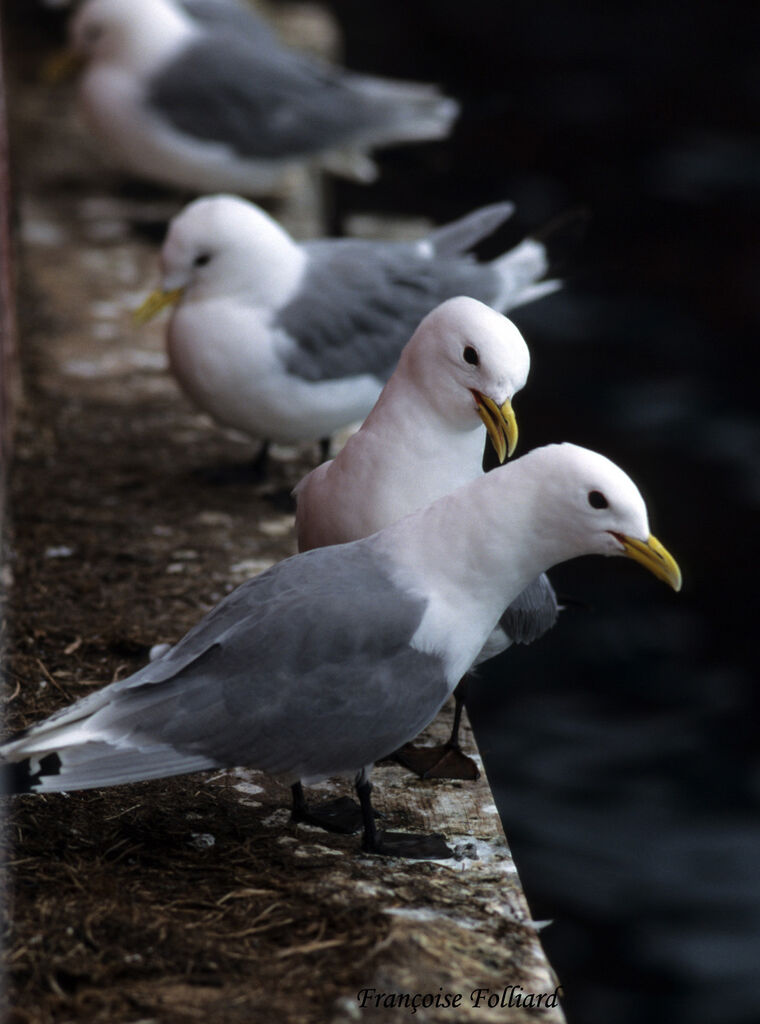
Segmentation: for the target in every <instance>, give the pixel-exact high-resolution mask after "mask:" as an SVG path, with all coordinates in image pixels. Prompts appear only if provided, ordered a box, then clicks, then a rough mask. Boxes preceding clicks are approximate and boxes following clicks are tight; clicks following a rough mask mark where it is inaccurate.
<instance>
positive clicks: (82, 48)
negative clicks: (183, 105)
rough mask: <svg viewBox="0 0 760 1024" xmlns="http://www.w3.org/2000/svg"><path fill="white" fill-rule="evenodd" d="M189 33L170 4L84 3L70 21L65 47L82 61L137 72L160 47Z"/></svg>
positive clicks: (148, 0)
mask: <svg viewBox="0 0 760 1024" xmlns="http://www.w3.org/2000/svg"><path fill="white" fill-rule="evenodd" d="M189 30H190V23H189V20H188V19H187V17H186V15H185V14H184V12H183V11H182V10H181V9H180V8H178V7H177V6H176V5H175V4H174V3H173V2H172V0H129V2H128V3H127V2H125V0H85V3H83V4H82V5H81V6H80V7H79V9H78V10H77V11H76V13H75V14H74V16H73V17H72V19H71V22H70V25H69V46H70V49H71V50H72V51H73V53H74V54H76V56H77V57H78V58H79V59H80V60H83V61H87V62H89V61H92V60H102V61H125V62H128V63H129V64H130V65H131V66H133V67H135V68H137V67H139V65H140V64H141V63H144V62H145V60H146V59H147V58H149V56H150V55H151V54H152V53H153V51H154V49H155V47H156V46H157V45H158V44H159V43H160V44H161V46H162V47H163V46H164V45H165V44H166V43H167V42H168V41H171V40H172V39H173V38H174V37H175V36H178V35H179V34H184V32H186V31H189Z"/></svg>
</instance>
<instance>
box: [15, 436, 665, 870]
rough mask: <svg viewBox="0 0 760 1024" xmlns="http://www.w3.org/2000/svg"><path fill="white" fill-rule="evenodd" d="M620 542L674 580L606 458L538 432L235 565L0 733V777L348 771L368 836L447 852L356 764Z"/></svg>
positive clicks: (397, 851)
mask: <svg viewBox="0 0 760 1024" xmlns="http://www.w3.org/2000/svg"><path fill="white" fill-rule="evenodd" d="M587 554H600V555H627V556H628V557H630V558H632V559H634V560H635V561H637V562H639V563H641V564H642V565H643V566H644V567H645V568H647V569H649V570H650V571H651V572H653V573H654V575H655V576H657V577H658V578H659V579H662V580H664V581H665V582H667V583H669V584H670V585H671V586H672V587H673V588H674V589H676V590H678V589H679V588H680V586H681V573H680V570H679V568H678V566H677V564H676V562H675V561H674V560H673V558H672V556H671V555H670V554H669V553H668V552H667V551H666V549H665V548H664V547H663V546H662V545H661V544H660V542H659V541H658V540H656V538H655V537H653V536H652V535H651V534H650V532H649V523H648V517H647V510H646V506H645V503H644V500H643V498H642V496H641V494H640V493H639V491H638V489H637V488H636V485H635V484H634V483H633V481H632V480H631V479H630V477H628V476H627V475H626V474H625V473H624V472H623V470H621V469H620V468H618V467H617V466H616V465H615V464H614V463H612V462H610V461H609V460H608V459H606V458H605V457H604V456H602V455H599V454H598V453H596V452H592V451H589V450H587V449H584V448H579V447H577V446H575V445H571V444H562V445H550V446H547V447H544V448H537V449H535V450H534V451H532V452H530V453H528V454H527V455H525V456H523V457H522V458H520V459H516V460H514V461H513V462H510V463H508V464H507V465H505V466H500V467H499V468H498V469H495V470H494V471H493V472H491V473H487V474H484V475H482V476H481V477H479V478H478V479H476V480H473V481H471V482H470V483H468V484H465V485H464V486H462V487H460V488H458V489H457V490H456V491H453V492H452V493H450V494H447V495H445V496H444V497H442V498H439V499H438V501H436V502H433V503H432V504H430V505H427V506H425V507H424V508H422V509H419V510H418V511H416V512H413V513H411V514H410V515H408V516H405V517H404V518H403V519H400V520H398V521H397V522H395V523H393V524H392V525H391V526H388V527H386V528H385V529H383V530H380V531H379V532H377V533H374V534H372V535H371V536H370V537H365V538H363V539H361V540H357V541H353V542H351V543H349V544H338V545H333V546H331V547H325V548H316V549H314V550H312V551H307V552H304V553H303V554H297V555H294V556H293V557H291V558H289V559H286V560H285V561H283V562H280V563H278V564H277V565H275V566H273V567H272V568H271V569H268V570H266V571H265V572H263V573H261V574H260V575H258V576H256V577H254V578H253V579H251V580H248V581H247V582H246V583H244V584H243V585H242V586H240V587H238V588H237V590H234V591H233V592H232V593H231V594H229V595H228V596H227V597H226V598H225V599H224V600H223V601H221V602H220V603H219V604H218V605H217V606H216V607H215V608H213V609H212V610H211V611H210V612H208V614H207V615H206V616H205V617H204V618H203V619H201V621H200V622H199V623H198V624H197V625H196V626H195V627H194V628H193V629H191V630H190V632H189V633H187V634H186V636H185V637H184V638H183V639H182V640H180V641H179V643H177V644H176V645H175V646H174V647H172V648H171V649H170V650H169V651H168V652H167V653H166V654H164V655H163V656H161V657H159V658H157V659H156V660H155V661H152V662H150V663H149V664H148V665H146V666H145V667H144V668H142V669H141V670H139V671H138V672H136V673H135V674H134V675H132V676H129V677H128V678H127V679H123V680H120V681H119V682H116V683H112V684H111V685H109V686H106V687H105V688H104V689H102V690H99V691H96V692H95V693H92V694H90V695H88V696H87V697H84V698H83V699H81V700H79V701H77V702H76V703H74V704H73V705H70V706H69V707H66V708H64V709H62V710H60V711H58V712H56V713H55V714H53V715H52V716H51V717H50V718H48V719H46V720H45V721H43V722H40V723H38V724H36V725H33V726H31V727H30V728H28V729H26V730H25V731H24V732H22V733H21V734H19V735H18V736H16V737H15V738H14V739H12V740H11V741H10V742H8V743H6V744H5V745H4V746H2V747H0V757H2V759H3V761H4V762H5V763H4V765H3V767H4V772H3V774H4V782H5V785H6V790H12V791H15V792H36V793H51V792H55V791H71V790H75V789H89V788H100V787H103V786H111V785H118V784H121V783H128V782H135V781H139V780H142V779H155V778H164V777H167V776H171V775H180V774H183V773H186V772H195V771H200V770H205V769H219V768H224V767H232V766H240V765H245V766H248V767H250V768H254V769H259V770H262V771H266V772H270V773H273V774H275V775H278V776H280V777H284V778H285V779H286V780H290V781H293V782H296V781H297V780H299V779H302V780H304V781H306V782H312V781H316V780H319V779H324V778H328V777H331V776H337V775H350V776H353V777H354V780H355V785H356V790H357V794H358V796H359V801H360V804H361V808H362V813H363V817H364V835H363V839H362V847H363V849H364V851H365V852H368V853H374V854H381V855H389V856H408V857H413V858H420V857H422V858H426V857H439V856H448V855H450V854H451V851H450V850H449V848H448V847H447V846H446V843H445V842H444V840H443V838H441V837H432V838H431V837H421V836H416V835H410V834H404V833H392V832H379V831H378V830H377V828H376V824H375V819H374V815H373V811H372V804H371V798H370V789H371V784H370V772H371V767H372V765H373V763H374V762H375V761H377V760H379V759H381V758H383V757H385V756H387V755H388V754H390V753H392V752H393V751H394V750H396V749H398V747H400V746H402V745H403V744H404V743H406V742H407V741H409V740H411V739H413V738H414V737H415V736H417V735H418V734H419V733H420V731H421V730H422V729H423V728H424V727H425V726H426V725H427V724H428V723H429V722H430V721H431V720H432V719H433V718H434V716H435V715H436V714H437V713H438V711H439V710H440V708H441V707H442V705H443V704H444V702H445V701H446V700H447V698H448V697H449V696H450V694H451V692H452V691H453V689H454V687H455V686H456V684H457V683H458V681H459V679H460V678H461V677H462V674H463V673H464V672H465V671H466V669H467V668H468V667H469V666H470V665H471V664H472V662H473V661H474V660H475V658H476V657H477V655H478V652H479V651H480V650H481V649H482V647H483V645H484V643H485V642H486V640H487V638H488V637H489V635H490V634H491V632H492V631H493V629H494V627H495V626H496V623H497V622H498V620H499V618H500V616H501V614H502V613H503V610H504V606H505V605H508V604H509V603H510V602H511V601H513V600H514V599H515V598H516V597H517V595H518V594H520V593H521V592H522V591H523V590H524V589H525V587H526V586H527V585H528V584H529V583H530V582H531V580H534V579H535V578H536V577H537V576H538V575H539V574H540V573H542V572H544V571H545V570H547V569H549V568H550V567H551V566H553V565H556V564H557V563H559V562H563V561H565V560H567V559H570V558H575V557H577V556H579V555H587Z"/></svg>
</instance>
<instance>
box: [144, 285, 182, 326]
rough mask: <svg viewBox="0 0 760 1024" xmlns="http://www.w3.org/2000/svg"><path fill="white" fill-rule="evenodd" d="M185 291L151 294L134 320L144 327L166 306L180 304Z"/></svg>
mask: <svg viewBox="0 0 760 1024" xmlns="http://www.w3.org/2000/svg"><path fill="white" fill-rule="evenodd" d="M183 290H184V289H182V288H173V289H171V290H170V291H161V289H158V290H156V291H154V292H151V293H150V295H149V296H148V297H147V299H146V300H145V302H143V304H142V305H141V306H140V307H139V308H138V309H136V310H135V311H134V313H133V314H132V319H133V320H134V322H135V323H136V324H138V325H139V326H140V327H142V325H143V324H147V323H148V321H149V320H152V319H153V317H154V316H157V315H158V314H159V313H160V312H161V310H162V309H164V308H165V307H166V306H173V305H174V303H175V302H179V300H180V298H181V297H182V292H183Z"/></svg>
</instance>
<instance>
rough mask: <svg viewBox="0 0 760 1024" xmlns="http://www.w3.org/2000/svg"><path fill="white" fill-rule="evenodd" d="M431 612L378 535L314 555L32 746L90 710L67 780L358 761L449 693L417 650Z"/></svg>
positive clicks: (280, 769)
mask: <svg viewBox="0 0 760 1024" xmlns="http://www.w3.org/2000/svg"><path fill="white" fill-rule="evenodd" d="M424 609H425V601H424V600H423V599H421V598H420V597H418V596H413V595H411V594H409V593H408V592H406V591H404V590H401V589H400V588H399V587H398V586H396V585H395V584H394V583H393V581H392V580H391V579H390V577H389V576H388V574H387V571H386V568H385V566H384V564H383V562H382V561H381V560H380V558H379V557H378V555H377V553H376V549H375V546H374V545H373V544H372V543H371V542H364V541H360V542H356V543H355V544H352V545H343V546H341V547H339V548H337V547H336V548H321V549H317V550H315V551H310V552H308V553H306V554H304V555H299V556H296V557H294V558H292V559H288V560H287V561H285V562H281V563H279V564H278V565H277V566H275V567H273V568H272V569H270V570H268V571H267V572H265V573H263V574H262V575H260V576H258V577H256V578H255V579H253V580H250V581H249V582H247V583H245V584H243V586H241V587H239V588H238V589H237V590H235V591H234V592H233V593H232V594H230V595H229V596H228V597H227V598H226V599H225V600H223V601H222V602H221V603H220V604H219V605H217V607H216V608H214V609H213V610H212V611H211V612H209V613H208V615H206V616H205V618H204V619H202V620H201V621H200V622H199V623H198V625H197V626H195V627H194V628H193V629H192V630H190V632H189V633H188V634H187V635H186V636H185V637H184V638H183V639H182V640H181V641H180V642H179V643H178V644H177V645H176V646H175V647H173V648H172V649H171V650H170V651H168V652H167V653H166V654H165V655H164V656H163V657H161V658H158V659H157V660H156V661H154V662H151V663H150V664H149V665H146V666H145V667H144V668H143V669H141V670H140V671H139V672H137V673H135V674H134V675H133V676H131V677H129V678H128V679H125V680H123V681H121V682H118V683H114V684H112V685H111V686H108V687H106V688H105V689H103V690H101V691H99V692H98V693H95V694H92V695H91V696H90V697H87V698H85V699H84V700H83V701H80V702H78V704H75V705H73V706H72V707H69V708H67V709H64V710H63V711H62V712H60V713H58V714H57V715H55V716H52V717H51V719H48V720H47V721H46V722H44V723H41V724H40V725H39V726H35V727H33V728H32V729H30V730H28V732H27V735H26V737H25V739H24V740H22V741H21V743H22V744H23V750H20V751H19V753H20V754H21V755H22V756H26V757H28V756H29V755H30V753H31V754H33V753H34V747H33V742H34V739H35V734H36V735H38V736H40V737H44V738H45V739H46V740H47V742H48V745H47V746H46V747H45V748H44V749H46V750H51V749H55V748H54V747H51V746H50V740H51V739H52V740H53V741H55V738H56V735H55V734H56V731H58V734H59V735H62V736H63V735H65V730H66V726H67V725H72V724H75V723H82V722H83V720H85V719H86V728H87V734H88V735H89V736H90V737H91V739H88V740H87V741H86V742H85V743H79V744H78V745H75V746H74V747H72V746H71V745H70V744H69V745H68V746H67V745H66V744H64V745H63V746H61V747H60V748H59V749H60V756H61V759H62V763H63V768H64V770H63V772H62V774H61V775H60V785H58V786H57V788H61V789H67V788H69V789H77V788H85V787H88V786H92V785H103V784H108V783H111V782H127V781H130V780H134V779H140V778H150V777H156V775H169V774H178V773H181V772H183V771H192V770H196V769H197V768H202V767H210V766H213V765H223V766H225V765H226V766H232V765H248V766H251V767H254V768H259V769H262V770H265V771H269V772H275V773H287V774H289V775H290V776H291V777H303V778H308V777H310V776H316V777H323V776H327V775H332V774H338V773H344V772H352V771H356V770H359V769H361V768H362V767H363V766H365V765H367V764H370V763H371V762H373V761H374V760H376V759H377V758H379V757H382V756H384V755H386V754H388V753H390V752H391V751H392V750H394V749H395V748H396V746H398V745H399V744H400V743H403V742H406V741H407V740H408V739H411V738H412V737H413V736H414V735H416V734H417V733H418V732H419V731H420V729H421V728H423V727H424V726H425V725H426V724H427V722H428V721H430V719H431V718H432V717H433V715H434V714H435V713H436V711H437V710H438V708H439V707H440V706H441V704H442V703H443V702H444V700H445V699H446V696H447V686H446V680H445V676H444V672H443V669H442V665H441V662H440V659H439V658H437V657H435V656H433V655H429V654H422V653H420V652H419V651H416V650H414V649H413V648H411V647H410V646H409V641H410V640H411V637H412V636H413V634H414V632H415V630H416V628H417V626H418V625H419V622H420V620H421V618H422V615H423V613H424ZM30 744H32V746H31V747H30ZM13 747H14V744H13V743H11V744H8V745H7V747H6V749H5V754H6V756H8V757H9V759H10V760H14V757H13ZM130 751H132V756H131V758H130V754H129V752H130ZM48 788H55V787H54V786H48Z"/></svg>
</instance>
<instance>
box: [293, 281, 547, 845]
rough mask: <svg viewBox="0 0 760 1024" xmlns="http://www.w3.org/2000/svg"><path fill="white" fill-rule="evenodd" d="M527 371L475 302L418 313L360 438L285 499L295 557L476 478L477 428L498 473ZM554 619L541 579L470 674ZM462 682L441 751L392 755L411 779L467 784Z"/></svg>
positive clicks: (496, 320) (510, 329) (360, 533)
mask: <svg viewBox="0 0 760 1024" xmlns="http://www.w3.org/2000/svg"><path fill="white" fill-rule="evenodd" d="M529 367H530V355H529V352H528V347H527V345H526V344H525V341H524V340H523V337H522V335H521V334H520V332H519V331H518V330H517V328H516V327H515V326H514V324H512V323H511V322H510V321H509V320H508V319H507V318H506V317H504V316H502V315H501V314H500V313H496V312H495V311H494V310H492V309H490V308H489V307H488V306H486V305H484V304H483V303H482V302H478V301H477V300H476V299H472V298H468V297H464V296H460V297H457V298H453V299H449V300H447V301H446V302H444V303H443V304H442V305H440V306H438V307H436V309H434V310H433V311H432V312H431V313H428V315H427V316H426V317H425V319H424V320H423V321H422V323H421V324H420V325H419V327H418V328H417V330H416V331H415V332H414V334H413V335H412V339H411V341H410V342H409V344H408V345H407V346H406V348H405V349H404V350H403V352H402V353H401V358H400V359H399V363H398V366H397V367H396V369H395V371H394V373H393V375H392V376H391V378H390V380H389V381H388V383H387V384H386V385H385V388H384V389H383V392H382V394H381V395H380V398H379V399H378V401H377V404H376V405H375V407H374V408H373V409H372V411H371V412H370V414H369V416H368V417H367V419H366V420H365V421H364V423H363V424H362V426H361V427H360V429H359V430H358V431H357V432H356V433H355V434H353V436H352V437H350V438H349V439H348V441H347V443H346V445H345V446H344V447H343V449H342V450H341V451H340V452H339V454H338V455H337V456H336V457H335V458H334V459H333V460H332V461H330V462H324V463H322V465H320V466H318V467H317V468H316V469H314V470H312V471H311V473H309V474H307V475H306V476H305V477H304V478H303V480H301V482H300V483H299V484H298V485H297V486H296V488H295V489H294V491H293V493H294V495H295V497H296V531H297V533H298V547H299V550H300V551H307V550H309V549H311V548H316V547H323V546H326V545H330V544H345V543H347V542H349V541H353V540H358V539H359V538H360V537H366V536H369V534H371V533H375V531H377V530H380V529H382V528H383V527H385V526H388V525H389V524H390V523H393V522H395V521H396V520H397V519H400V518H401V517H402V516H404V515H407V514H408V513H409V512H414V511H415V510H416V509H418V508H421V507H422V506H423V505H426V504H429V503H430V502H432V501H435V500H436V499H437V498H440V497H442V496H443V495H444V494H448V493H449V492H450V491H453V490H455V489H456V488H457V487H459V486H461V485H462V484H465V483H468V482H469V481H471V480H475V479H477V478H478V477H479V476H481V475H482V472H483V470H482V468H481V464H482V452H483V432H482V429H481V426H482V425H483V424H485V427H486V430H487V432H488V437H489V440H490V442H491V444H492V445H493V448H494V450H495V452H496V454H497V456H498V459H499V462H503V461H504V459H505V458H506V457H507V456H511V455H512V453H513V451H514V449H515V446H516V444H517V423H516V420H515V417H514V412H513V410H512V405H511V399H512V398H513V396H514V394H515V392H517V391H519V390H520V389H521V388H522V387H523V386H524V385H525V382H526V380H527V377H528V370H529ZM557 615H558V605H557V599H556V595H555V593H554V589H553V588H552V586H551V584H550V583H549V580H548V579H547V577H546V576H545V575H543V574H542V575H541V576H539V577H538V578H537V579H536V580H533V581H532V582H531V583H530V585H529V586H528V587H527V588H526V590H525V591H524V592H523V593H521V594H520V595H519V596H518V597H517V599H516V600H515V601H514V602H512V603H511V604H510V606H509V607H508V608H507V609H506V610H505V611H504V614H503V615H502V616H501V620H500V623H499V625H498V627H497V628H496V629H495V630H494V633H493V634H492V636H491V637H490V638H489V640H488V642H487V644H486V646H485V649H484V650H483V651H481V652H480V654H479V655H478V657H477V659H476V663H480V662H481V661H485V660H486V659H487V658H490V657H493V656H494V655H495V654H498V653H501V651H503V650H505V649H506V648H507V647H508V646H509V645H510V644H511V643H513V642H515V643H531V642H532V641H533V640H536V639H538V638H539V637H540V636H542V635H543V634H544V633H545V632H546V631H547V630H548V629H550V628H551V627H552V626H553V625H554V623H555V622H556V619H557ZM468 676H469V673H468V674H467V675H465V677H464V678H463V679H462V681H461V683H460V685H459V686H458V687H457V689H456V691H455V698H456V703H455V713H454V725H453V728H452V733H451V737H450V739H449V740H448V741H447V743H445V744H444V745H443V746H435V747H419V748H415V747H411V746H408V747H407V748H406V749H405V750H404V751H399V752H398V754H397V759H398V760H400V761H401V763H402V764H404V765H405V766H406V767H408V768H411V769H412V770H413V771H415V772H417V774H419V775H420V776H422V777H423V778H430V777H436V778H463V779H473V778H477V776H478V770H477V767H476V766H475V763H474V762H473V761H472V760H471V758H469V757H467V756H466V755H465V754H464V753H463V752H462V751H461V749H460V746H459V741H458V736H459V725H460V719H461V713H462V706H463V702H464V695H465V692H466V688H467V680H468ZM297 813H298V812H297ZM328 813H330V814H332V808H328ZM343 813H345V814H346V815H348V819H345V820H349V819H351V817H352V816H351V808H350V807H348V806H346V807H344V808H342V812H341V818H340V820H341V821H343V820H344V819H343ZM310 814H311V819H310V820H311V821H312V823H313V824H323V826H325V827H328V824H329V826H330V827H334V825H335V820H334V819H331V820H330V821H329V822H328V821H323V822H318V821H315V820H314V819H315V817H316V814H317V812H316V810H315V809H312V811H311V812H310ZM352 820H355V811H354V814H353V819H352Z"/></svg>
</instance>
